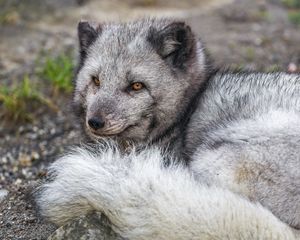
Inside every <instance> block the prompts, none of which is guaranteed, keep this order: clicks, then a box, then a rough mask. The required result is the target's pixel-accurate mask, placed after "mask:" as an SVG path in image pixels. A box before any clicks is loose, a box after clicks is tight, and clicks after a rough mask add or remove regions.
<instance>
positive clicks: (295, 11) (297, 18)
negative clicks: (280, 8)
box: [281, 0, 300, 26]
mask: <svg viewBox="0 0 300 240" xmlns="http://www.w3.org/2000/svg"><path fill="white" fill-rule="evenodd" d="M281 2H282V3H283V5H284V6H286V7H287V8H289V10H288V18H289V20H290V22H292V23H293V24H295V25H298V26H300V0H281Z"/></svg>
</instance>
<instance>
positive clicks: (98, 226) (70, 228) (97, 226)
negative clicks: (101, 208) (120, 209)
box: [48, 213, 123, 240]
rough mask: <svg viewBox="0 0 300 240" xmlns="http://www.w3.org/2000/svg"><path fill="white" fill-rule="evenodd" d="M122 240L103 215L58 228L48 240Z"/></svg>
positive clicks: (91, 216)
mask: <svg viewBox="0 0 300 240" xmlns="http://www.w3.org/2000/svg"><path fill="white" fill-rule="evenodd" d="M72 239H81V240H104V239H105V240H122V239H123V238H121V237H120V236H119V235H118V234H117V233H115V232H114V231H113V230H112V228H111V226H110V222H109V220H108V219H107V218H106V217H105V216H104V215H103V214H100V213H99V214H98V213H93V214H90V215H87V216H85V217H81V218H79V219H76V220H74V221H72V222H70V223H68V224H66V225H64V226H62V227H60V228H58V229H57V230H56V231H55V232H54V233H53V234H52V235H51V236H50V237H49V238H48V240H72Z"/></svg>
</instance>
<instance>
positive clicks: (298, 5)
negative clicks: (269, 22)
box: [281, 0, 300, 8]
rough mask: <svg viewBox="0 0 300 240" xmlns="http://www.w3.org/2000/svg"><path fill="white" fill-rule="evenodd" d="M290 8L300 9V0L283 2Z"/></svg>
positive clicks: (284, 0) (282, 0) (283, 0)
mask: <svg viewBox="0 0 300 240" xmlns="http://www.w3.org/2000/svg"><path fill="white" fill-rule="evenodd" d="M281 2H282V3H283V4H284V5H285V6H286V7H288V8H300V0H281Z"/></svg>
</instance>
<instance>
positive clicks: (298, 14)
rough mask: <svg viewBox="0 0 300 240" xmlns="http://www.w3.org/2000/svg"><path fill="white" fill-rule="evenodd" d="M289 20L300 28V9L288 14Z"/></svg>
mask: <svg viewBox="0 0 300 240" xmlns="http://www.w3.org/2000/svg"><path fill="white" fill-rule="evenodd" d="M288 17H289V20H290V21H291V22H292V23H294V24H295V25H298V26H300V9H299V10H295V11H289V13H288Z"/></svg>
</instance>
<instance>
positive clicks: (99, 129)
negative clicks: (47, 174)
mask: <svg viewBox="0 0 300 240" xmlns="http://www.w3.org/2000/svg"><path fill="white" fill-rule="evenodd" d="M78 37H79V47H80V61H79V66H78V71H77V76H76V79H75V92H74V104H75V106H76V107H77V108H78V109H79V113H80V116H81V120H82V123H83V125H84V128H85V131H86V133H87V134H88V135H89V136H90V137H91V138H92V139H95V140H96V139H99V138H103V137H115V138H120V139H122V140H131V141H134V142H146V143H147V142H150V141H153V140H154V139H158V138H159V137H160V136H163V135H164V134H165V133H166V132H167V131H168V130H169V129H170V128H172V127H174V126H175V125H176V124H177V123H179V122H180V121H181V119H182V118H183V117H184V114H185V112H186V109H187V108H188V105H189V104H191V99H192V98H193V97H194V96H195V95H196V94H197V92H198V91H199V88H200V87H201V84H202V82H203V81H204V79H205V77H206V57H205V54H204V52H203V48H202V44H201V43H200V42H199V41H198V40H197V39H196V37H195V35H194V33H193V32H192V31H191V29H190V27H189V26H188V25H186V24H185V23H184V22H180V21H173V20H167V19H145V20H139V21H135V22H131V23H123V24H122V23H121V24H120V23H119V24H115V23H109V24H92V23H89V22H80V23H79V24H78Z"/></svg>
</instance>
